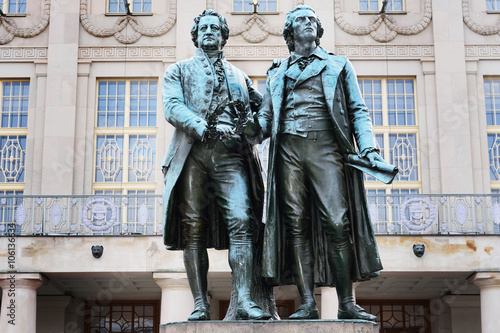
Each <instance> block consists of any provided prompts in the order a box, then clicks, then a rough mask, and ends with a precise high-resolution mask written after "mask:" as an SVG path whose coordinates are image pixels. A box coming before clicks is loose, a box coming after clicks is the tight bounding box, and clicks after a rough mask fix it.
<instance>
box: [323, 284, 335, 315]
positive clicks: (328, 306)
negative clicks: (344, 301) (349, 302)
mask: <svg viewBox="0 0 500 333" xmlns="http://www.w3.org/2000/svg"><path fill="white" fill-rule="evenodd" d="M320 289H321V315H320V317H321V319H337V312H338V310H339V301H338V298H337V289H335V288H330V287H321V288H320Z"/></svg>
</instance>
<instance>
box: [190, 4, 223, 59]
mask: <svg viewBox="0 0 500 333" xmlns="http://www.w3.org/2000/svg"><path fill="white" fill-rule="evenodd" d="M228 38H229V26H228V25H227V21H226V19H225V18H224V16H222V15H221V14H219V13H217V12H216V11H214V10H212V9H206V10H204V11H203V13H201V14H200V15H198V16H196V17H195V18H194V23H193V27H192V28H191V40H192V41H193V43H194V46H196V47H199V48H201V49H203V50H222V48H223V47H224V45H226V42H227V39H228Z"/></svg>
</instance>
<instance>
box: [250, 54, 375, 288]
mask: <svg viewBox="0 0 500 333" xmlns="http://www.w3.org/2000/svg"><path fill="white" fill-rule="evenodd" d="M320 57H321V59H317V60H315V61H314V62H312V63H311V64H310V65H309V66H307V67H306V69H305V70H304V72H303V73H302V74H301V75H300V76H299V77H298V79H297V82H296V84H300V82H303V81H304V80H305V79H307V78H309V77H312V76H315V75H321V80H322V84H323V92H324V95H325V100H326V103H327V105H328V112H329V113H330V116H331V118H332V121H333V124H334V132H335V136H336V138H337V140H338V142H339V143H340V147H341V149H342V151H343V153H344V154H345V155H347V154H350V153H356V148H355V145H357V147H358V149H359V151H360V152H361V154H362V155H366V153H368V152H369V151H371V150H373V149H375V147H376V146H375V142H374V136H373V129H372V124H371V120H370V117H369V114H368V110H367V108H366V105H365V103H364V101H363V99H362V96H361V92H360V91H359V87H358V83H357V78H356V74H355V72H354V69H353V68H352V65H351V63H350V62H349V61H348V60H347V58H345V57H341V56H336V55H333V54H328V53H327V52H326V51H325V50H323V49H321V52H320ZM288 61H289V58H287V59H285V60H283V61H281V63H280V64H279V65H278V66H277V67H274V68H273V67H271V69H270V70H269V71H268V78H267V83H266V92H265V94H264V101H263V104H262V108H261V110H260V111H259V122H260V123H261V127H262V129H263V135H264V137H270V138H271V142H270V148H269V166H268V181H267V184H268V186H267V191H268V192H267V213H266V228H265V232H264V253H263V274H264V276H265V277H266V278H269V279H271V280H272V281H273V282H274V283H275V284H289V283H293V273H292V266H291V262H292V260H291V258H290V253H291V252H290V251H289V250H288V248H287V247H288V244H287V237H286V231H285V227H284V224H283V223H282V222H281V221H280V218H281V217H280V212H279V206H278V202H277V196H278V195H279V193H277V192H276V180H275V164H274V159H275V154H276V149H277V145H278V144H279V142H278V141H279V140H278V133H279V118H280V113H281V108H282V105H283V99H284V85H285V76H284V73H285V71H286V70H287V66H288ZM344 171H345V175H346V184H347V190H348V196H349V220H350V222H351V241H352V242H353V247H354V253H355V263H356V264H355V265H354V266H355V267H353V271H352V274H353V275H352V276H353V279H354V280H355V281H361V280H367V279H370V278H371V277H373V276H376V275H378V274H379V273H378V271H380V270H381V269H382V264H381V261H380V257H379V254H378V249H377V244H376V242H375V236H374V233H373V230H372V226H371V222H370V216H369V213H368V205H367V202H366V195H365V188H364V184H363V175H362V173H361V172H360V171H358V170H356V169H353V168H351V167H348V166H345V167H344ZM312 216H313V218H312V228H311V229H312V234H313V235H312V244H313V253H314V280H315V283H316V285H324V286H334V285H335V281H334V280H333V274H332V269H331V268H330V266H329V263H328V257H327V256H328V240H327V236H326V234H325V232H323V226H322V225H321V223H320V222H319V221H318V220H317V219H316V218H315V217H314V216H315V209H314V207H312Z"/></svg>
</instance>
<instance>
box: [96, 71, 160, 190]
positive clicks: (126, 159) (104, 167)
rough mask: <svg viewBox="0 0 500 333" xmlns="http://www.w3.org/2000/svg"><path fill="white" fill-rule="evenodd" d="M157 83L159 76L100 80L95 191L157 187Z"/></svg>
mask: <svg viewBox="0 0 500 333" xmlns="http://www.w3.org/2000/svg"><path fill="white" fill-rule="evenodd" d="M157 85H158V82H157V80H101V81H98V83H97V106H96V124H95V146H94V147H95V155H94V156H95V160H94V184H93V188H94V192H95V193H96V194H100V193H114V194H120V193H121V194H130V193H135V194H137V191H139V192H141V193H142V191H153V192H154V191H155V189H156V181H155V179H156V175H155V174H156V159H157V158H156V155H157V151H156V134H157V131H158V130H157V126H156V121H157V119H156V112H157V90H158V89H157ZM103 191H104V192H103ZM110 191H111V192H110Z"/></svg>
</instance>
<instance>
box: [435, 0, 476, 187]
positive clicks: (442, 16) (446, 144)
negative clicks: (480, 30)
mask: <svg viewBox="0 0 500 333" xmlns="http://www.w3.org/2000/svg"><path fill="white" fill-rule="evenodd" d="M432 24H433V29H432V31H433V34H434V35H433V37H434V54H435V56H434V57H435V66H436V67H435V69H436V82H439V84H437V85H436V91H435V94H436V95H437V96H439V98H438V99H437V100H436V102H437V104H436V106H437V109H436V114H437V118H438V128H439V141H438V144H439V154H440V166H441V168H442V169H444V170H446V172H442V173H441V191H442V193H474V176H473V169H472V168H473V165H472V159H473V153H472V152H473V150H474V149H473V146H472V142H471V132H470V125H469V121H470V117H469V104H468V97H469V92H468V90H467V77H466V74H465V73H466V65H465V52H464V44H465V35H464V28H463V25H464V23H463V15H462V1H455V0H442V1H433V3H432ZM476 150H477V149H476ZM458 180H459V181H458Z"/></svg>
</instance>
